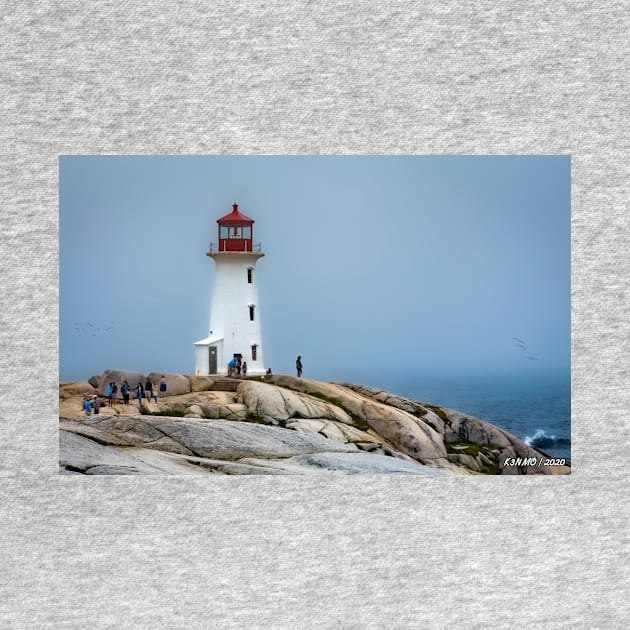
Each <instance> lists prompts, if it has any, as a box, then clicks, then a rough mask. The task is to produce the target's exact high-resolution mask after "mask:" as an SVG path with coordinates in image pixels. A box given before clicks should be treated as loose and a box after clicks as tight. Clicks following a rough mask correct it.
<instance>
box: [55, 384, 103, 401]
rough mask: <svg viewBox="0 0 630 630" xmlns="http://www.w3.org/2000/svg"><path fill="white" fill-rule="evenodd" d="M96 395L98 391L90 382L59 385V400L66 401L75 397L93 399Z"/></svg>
mask: <svg viewBox="0 0 630 630" xmlns="http://www.w3.org/2000/svg"><path fill="white" fill-rule="evenodd" d="M94 394H96V389H95V388H94V387H93V386H92V385H90V383H89V382H88V381H79V382H77V383H60V384H59V398H60V400H66V399H68V398H73V397H77V396H78V397H83V398H87V397H88V396H89V397H90V398H91V397H92V396H93V395H94Z"/></svg>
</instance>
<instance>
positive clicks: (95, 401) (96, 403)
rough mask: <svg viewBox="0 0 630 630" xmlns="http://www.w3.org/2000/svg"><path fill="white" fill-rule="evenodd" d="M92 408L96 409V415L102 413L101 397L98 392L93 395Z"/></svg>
mask: <svg viewBox="0 0 630 630" xmlns="http://www.w3.org/2000/svg"><path fill="white" fill-rule="evenodd" d="M92 409H93V410H94V415H96V414H97V413H101V399H100V398H99V397H98V396H97V395H96V394H94V396H92Z"/></svg>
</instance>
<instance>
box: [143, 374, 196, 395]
mask: <svg viewBox="0 0 630 630" xmlns="http://www.w3.org/2000/svg"><path fill="white" fill-rule="evenodd" d="M163 377H164V378H165V379H166V396H180V395H182V394H189V393H190V392H191V391H192V390H191V386H190V381H189V380H188V378H187V377H186V376H184V375H183V374H165V373H163V372H151V373H150V374H149V375H148V376H147V378H148V380H150V381H151V382H152V383H153V387H154V388H155V387H157V388H158V390H159V387H160V381H161V380H162V378H163Z"/></svg>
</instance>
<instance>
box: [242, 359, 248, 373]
mask: <svg viewBox="0 0 630 630" xmlns="http://www.w3.org/2000/svg"><path fill="white" fill-rule="evenodd" d="M241 370H242V371H243V377H245V376H247V361H243V365H242V366H241Z"/></svg>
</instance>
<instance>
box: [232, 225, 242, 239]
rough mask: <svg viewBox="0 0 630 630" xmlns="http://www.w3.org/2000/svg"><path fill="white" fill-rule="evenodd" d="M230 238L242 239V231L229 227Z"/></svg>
mask: <svg viewBox="0 0 630 630" xmlns="http://www.w3.org/2000/svg"><path fill="white" fill-rule="evenodd" d="M230 238H243V230H242V228H240V227H236V226H234V227H231V228H230Z"/></svg>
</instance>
